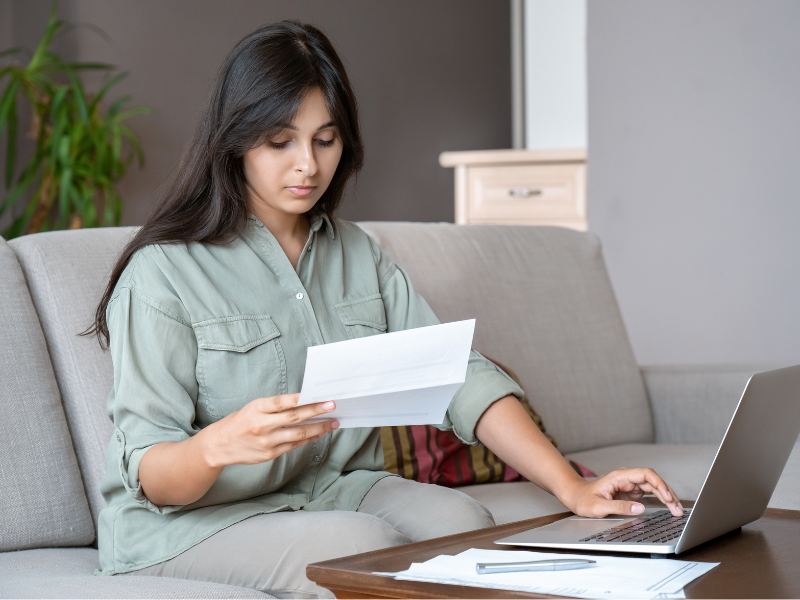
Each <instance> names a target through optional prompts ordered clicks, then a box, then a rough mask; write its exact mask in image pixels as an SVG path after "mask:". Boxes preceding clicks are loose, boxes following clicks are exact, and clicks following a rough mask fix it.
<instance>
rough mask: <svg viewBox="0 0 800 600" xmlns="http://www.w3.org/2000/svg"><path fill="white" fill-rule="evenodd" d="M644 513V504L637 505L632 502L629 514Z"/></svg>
mask: <svg viewBox="0 0 800 600" xmlns="http://www.w3.org/2000/svg"><path fill="white" fill-rule="evenodd" d="M643 512H644V504H639V503H638V502H634V503H633V504H632V505H631V514H634V515H638V514H640V513H643Z"/></svg>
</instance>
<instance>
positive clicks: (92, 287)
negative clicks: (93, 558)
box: [9, 227, 135, 523]
mask: <svg viewBox="0 0 800 600" xmlns="http://www.w3.org/2000/svg"><path fill="white" fill-rule="evenodd" d="M134 231H135V228H133V227H119V228H106V229H84V230H78V231H56V232H51V233H37V234H34V235H27V236H23V237H20V238H17V239H15V240H12V241H11V242H9V245H10V246H11V247H12V248H13V250H14V252H15V253H16V254H17V258H18V259H19V262H20V264H21V265H22V270H23V271H24V273H25V278H26V279H27V282H28V287H29V288H30V292H31V297H32V298H33V303H34V305H35V307H36V312H37V313H38V314H39V320H40V321H41V324H42V329H43V330H44V334H45V338H46V340H47V348H48V349H49V351H50V357H51V359H52V361H53V368H54V369H55V373H56V381H57V382H58V387H59V389H60V391H61V397H62V399H63V402H64V411H65V413H66V417H67V422H68V423H69V428H70V432H71V433H72V438H73V441H74V444H75V451H76V454H77V457H78V464H79V465H80V469H81V473H82V474H83V481H84V485H85V487H86V495H87V497H88V499H89V506H90V508H91V511H92V516H93V517H94V522H95V523H97V515H98V514H99V512H100V510H101V509H102V508H103V507H104V506H105V501H104V500H103V497H102V495H101V494H100V484H101V482H102V479H103V476H104V473H105V465H104V458H105V451H106V446H107V445H108V442H109V440H110V439H111V433H112V431H113V426H112V424H111V421H110V420H109V418H108V416H107V415H106V400H107V398H108V393H109V391H110V390H111V386H112V384H113V380H114V372H113V366H112V364H111V355H110V354H109V353H108V352H103V351H102V350H101V349H100V346H99V345H98V343H97V340H96V339H95V338H93V337H79V336H78V333H80V332H81V331H84V330H85V329H86V328H87V327H89V326H90V325H91V324H92V323H93V321H94V313H95V309H96V308H97V303H98V302H99V301H100V297H101V296H102V293H103V290H104V289H105V286H106V284H107V283H108V277H109V274H110V272H111V268H112V267H113V263H114V261H115V259H116V257H117V254H118V253H119V251H120V250H121V249H122V246H123V245H124V244H125V242H126V241H127V239H128V238H129V237H130V236H131V235H132V234H133V233H134Z"/></svg>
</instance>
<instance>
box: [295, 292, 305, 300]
mask: <svg viewBox="0 0 800 600" xmlns="http://www.w3.org/2000/svg"><path fill="white" fill-rule="evenodd" d="M295 298H297V299H298V300H302V299H303V293H302V292H297V296H295Z"/></svg>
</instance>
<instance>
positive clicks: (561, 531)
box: [520, 516, 631, 543]
mask: <svg viewBox="0 0 800 600" xmlns="http://www.w3.org/2000/svg"><path fill="white" fill-rule="evenodd" d="M630 520H631V517H623V516H610V517H607V518H604V519H589V518H586V517H569V518H567V519H561V520H560V521H556V522H555V523H550V524H549V525H545V526H544V527H537V528H536V529H531V530H529V531H526V532H525V533H524V534H520V535H526V536H527V537H528V538H530V539H531V541H534V540H536V541H540V542H563V543H568V542H575V541H577V540H580V539H581V538H585V537H588V536H590V535H593V534H595V533H599V532H601V531H605V530H606V529H609V528H611V527H616V526H617V525H621V524H622V523H624V522H625V521H630ZM520 541H521V540H520Z"/></svg>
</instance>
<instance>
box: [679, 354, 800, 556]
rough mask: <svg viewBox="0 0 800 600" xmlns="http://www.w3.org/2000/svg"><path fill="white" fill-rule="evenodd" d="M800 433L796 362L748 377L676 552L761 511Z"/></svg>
mask: <svg viewBox="0 0 800 600" xmlns="http://www.w3.org/2000/svg"><path fill="white" fill-rule="evenodd" d="M798 434H800V365H797V366H794V367H787V368H785V369H778V370H775V371H766V372H764V373H757V374H756V375H753V376H752V377H751V378H750V381H749V382H748V383H747V386H746V387H745V390H744V393H743V394H742V397H741V399H740V400H739V405H738V406H737V407H736V412H735V413H734V415H733V418H732V419H731V422H730V424H729V425H728V430H727V431H726V432H725V437H724V438H723V439H722V444H720V447H719V449H718V450H717V455H716V457H715V458H714V462H713V464H712V466H711V469H710V470H709V472H708V475H706V480H705V482H704V483H703V487H702V488H701V489H700V494H699V495H698V497H697V501H696V502H695V505H694V510H692V514H691V517H690V518H689V521H688V522H687V523H686V527H685V529H684V531H683V535H682V536H681V538H680V541H679V542H678V544H677V546H676V547H675V552H676V553H677V552H683V551H684V550H688V549H689V548H692V547H694V546H696V545H697V544H701V543H703V542H706V541H708V540H711V539H714V538H715V537H717V536H719V535H722V534H724V533H727V532H729V531H732V530H734V529H736V528H737V527H741V526H742V525H746V524H747V523H751V522H753V521H755V520H757V519H759V518H760V517H761V515H763V514H764V511H765V510H766V508H767V504H768V503H769V500H770V498H771V497H772V492H773V491H774V490H775V486H776V485H777V484H778V479H780V476H781V473H782V472H783V469H784V467H785V466H786V462H787V461H788V460H789V455H790V454H791V452H792V448H793V447H794V444H795V442H796V441H797V436H798Z"/></svg>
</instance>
